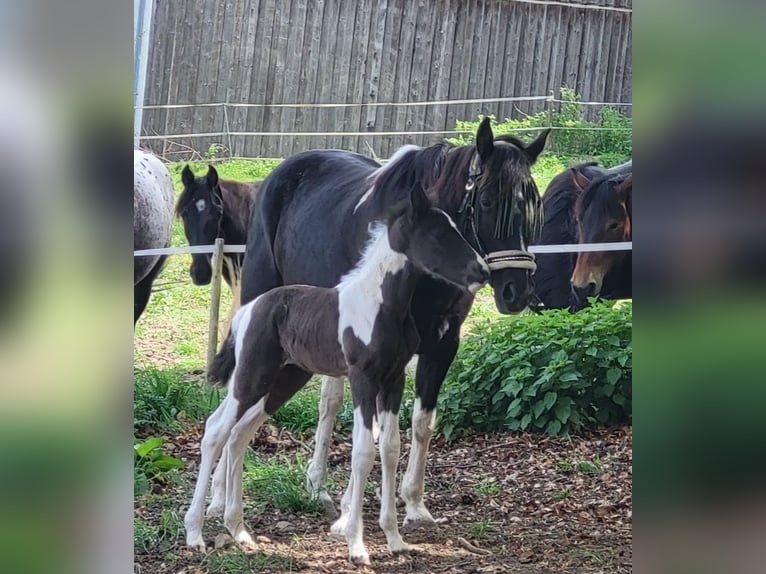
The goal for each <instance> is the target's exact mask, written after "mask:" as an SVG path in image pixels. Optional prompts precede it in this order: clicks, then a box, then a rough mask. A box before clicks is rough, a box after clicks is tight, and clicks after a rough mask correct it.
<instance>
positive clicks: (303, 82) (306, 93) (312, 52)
mask: <svg viewBox="0 0 766 574" xmlns="http://www.w3.org/2000/svg"><path fill="white" fill-rule="evenodd" d="M324 9H325V0H308V4H307V6H306V33H305V40H304V44H303V57H302V58H301V78H300V82H299V84H298V98H299V101H300V102H302V103H307V104H311V103H315V102H316V101H317V100H316V93H317V92H316V82H317V71H318V69H319V67H320V59H319V58H320V47H321V39H322V20H323V18H324ZM316 115H317V110H316V109H314V108H299V109H298V110H297V112H296V114H295V130H296V131H298V132H305V131H310V130H311V128H312V127H316V125H317V119H316ZM295 146H296V151H306V150H310V149H315V148H316V141H315V139H314V138H309V137H305V136H301V137H299V138H295Z"/></svg>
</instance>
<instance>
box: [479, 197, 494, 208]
mask: <svg viewBox="0 0 766 574" xmlns="http://www.w3.org/2000/svg"><path fill="white" fill-rule="evenodd" d="M479 203H480V204H481V206H482V207H483V208H485V209H489V208H490V207H492V198H491V197H489V196H488V195H486V194H485V195H482V196H481V199H479Z"/></svg>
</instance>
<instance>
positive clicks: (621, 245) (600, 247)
mask: <svg viewBox="0 0 766 574" xmlns="http://www.w3.org/2000/svg"><path fill="white" fill-rule="evenodd" d="M632 250H633V242H632V241H619V242H614V243H573V244H567V245H530V246H529V249H528V251H529V252H530V253H586V252H587V253H590V252H596V251H632ZM214 251H215V245H194V246H186V247H164V248H158V249H139V250H138V251H134V252H133V256H134V257H148V256H150V255H182V254H184V253H192V254H202V253H213V252H214ZM223 252H224V253H244V252H245V245H224V247H223Z"/></svg>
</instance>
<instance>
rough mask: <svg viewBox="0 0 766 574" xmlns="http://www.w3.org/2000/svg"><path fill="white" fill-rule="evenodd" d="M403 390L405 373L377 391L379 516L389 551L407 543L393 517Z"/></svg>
mask: <svg viewBox="0 0 766 574" xmlns="http://www.w3.org/2000/svg"><path fill="white" fill-rule="evenodd" d="M403 390H404V373H402V376H401V377H400V378H399V380H397V381H396V382H395V383H394V385H393V386H392V387H391V388H388V389H385V390H384V391H382V392H381V393H380V395H378V422H379V424H380V441H379V446H380V461H381V475H382V477H381V478H382V485H381V489H380V519H379V521H378V524H380V527H381V528H382V529H383V532H384V533H385V535H386V540H387V541H388V547H389V548H390V549H391V552H392V553H394V554H396V553H398V552H405V551H407V550H410V545H409V544H407V543H406V542H405V541H404V540H402V537H401V535H400V534H399V525H398V521H397V520H396V467H397V465H398V464H399V452H400V448H401V440H400V438H399V406H400V404H401V402H402V392H403Z"/></svg>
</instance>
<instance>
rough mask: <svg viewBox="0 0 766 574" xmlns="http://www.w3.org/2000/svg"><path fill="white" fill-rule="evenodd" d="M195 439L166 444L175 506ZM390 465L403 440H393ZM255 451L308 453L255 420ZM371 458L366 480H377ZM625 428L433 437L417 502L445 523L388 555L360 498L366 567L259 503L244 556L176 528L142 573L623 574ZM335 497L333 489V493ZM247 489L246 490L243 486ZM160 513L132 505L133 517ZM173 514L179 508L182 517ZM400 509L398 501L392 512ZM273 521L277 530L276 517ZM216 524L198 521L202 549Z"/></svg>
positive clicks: (334, 466)
mask: <svg viewBox="0 0 766 574" xmlns="http://www.w3.org/2000/svg"><path fill="white" fill-rule="evenodd" d="M199 438H200V437H199V436H198V434H197V433H196V432H195V433H194V434H193V435H187V436H183V437H178V438H177V439H176V440H175V441H173V444H172V445H168V449H169V450H170V452H171V453H172V454H174V455H175V456H178V457H180V458H182V459H184V460H185V461H186V463H187V464H186V468H185V470H184V475H185V478H188V480H184V482H183V484H182V485H180V486H179V485H176V486H174V487H170V486H168V487H166V488H167V489H170V490H171V491H172V492H171V494H172V496H173V500H174V501H175V500H177V501H178V508H176V509H174V510H178V511H179V514H181V513H182V512H183V511H185V509H186V508H187V506H188V502H189V500H190V498H191V487H192V484H193V482H192V481H193V480H194V478H195V476H196V475H195V473H196V470H197V464H198V461H199ZM402 438H403V440H402V444H403V448H402V459H401V461H402V462H400V466H399V469H400V472H401V470H402V469H403V468H404V467H405V465H406V456H407V454H408V451H407V448H408V446H407V445H408V441H407V440H405V437H404V436H403V437H402ZM253 448H254V449H256V450H257V451H258V453H259V454H260V455H261V457H262V458H263V457H268V456H280V455H282V456H284V455H288V456H290V455H293V456H294V455H295V454H297V453H301V454H302V456H304V458H307V457H308V450H307V448H306V445H305V444H304V443H303V442H301V441H300V440H299V439H297V438H295V437H293V436H292V435H290V433H288V432H287V431H277V429H275V428H274V427H268V426H266V427H264V428H263V429H262V431H261V432H260V433H259V435H258V436H257V437H256V439H255V440H254V442H253ZM350 452H351V445H350V442H339V443H337V442H336V443H335V444H334V445H333V447H332V450H331V455H330V472H331V474H333V475H335V476H340V477H341V478H345V477H346V476H347V472H348V468H349V466H350ZM379 472H380V468H379V466H378V465H377V464H376V466H375V468H374V469H373V474H372V477H371V479H372V481H373V482H374V483H375V485H377V484H379V481H378V478H379ZM631 483H632V430H631V428H630V427H623V428H617V429H611V430H608V431H601V432H597V433H590V434H588V435H587V436H584V437H573V438H571V439H556V438H551V437H547V436H542V435H534V434H513V435H490V436H486V435H474V436H471V437H465V438H463V439H461V440H459V441H457V442H456V443H453V444H452V445H446V444H444V443H443V442H441V441H436V442H435V444H434V445H433V448H432V449H431V452H430V454H429V463H428V467H427V475H426V504H427V506H428V508H429V509H430V510H431V512H432V514H433V515H434V516H435V517H437V519H441V520H443V521H444V523H443V524H441V525H440V527H439V528H438V530H436V531H430V532H427V531H422V530H421V531H413V532H408V533H406V534H405V535H404V537H405V540H407V542H409V543H411V544H414V545H416V546H417V550H416V551H415V552H413V553H412V554H409V555H399V556H392V555H391V554H390V553H389V552H388V551H387V549H386V544H385V537H384V536H383V534H382V532H381V531H380V528H379V527H378V525H377V511H378V507H377V501H376V500H375V497H374V496H367V497H366V501H365V541H366V543H367V547H368V550H369V551H370V555H371V558H372V562H373V566H372V567H364V568H355V567H354V566H352V565H351V564H350V563H349V562H348V559H347V548H346V545H345V543H344V542H340V541H336V540H334V539H332V538H330V537H329V535H328V532H329V525H330V521H329V520H328V519H326V518H324V517H322V516H315V515H298V514H291V513H282V512H279V511H276V510H273V511H272V510H269V511H267V512H265V513H262V514H260V515H252V513H250V514H248V512H247V505H246V514H245V520H246V522H247V524H248V525H249V527H250V529H251V532H252V533H253V535H254V536H257V537H258V538H257V541H258V548H257V550H256V551H255V552H254V553H251V554H252V555H251V556H243V553H242V552H241V551H240V550H238V549H233V548H223V549H220V550H213V551H209V552H210V553H209V554H208V555H207V556H202V555H200V554H198V553H195V552H192V551H190V550H188V549H186V548H185V547H184V544H183V531H181V532H179V533H178V535H177V539H176V540H175V541H174V542H173V544H172V547H171V548H170V549H169V550H168V549H167V548H164V549H163V551H162V552H160V551H156V552H155V551H152V550H149V551H143V550H139V549H137V551H136V557H135V559H136V572H141V574H165V573H168V574H169V573H172V574H207V573H213V572H220V573H228V572H251V571H264V572H317V573H325V574H326V573H336V572H337V573H342V572H377V573H381V574H383V573H392V574H393V573H396V574H400V573H405V572H407V573H409V572H433V573H456V574H457V573H461V574H471V573H500V572H509V573H512V574H517V573H518V574H521V573H525V574H526V573H529V574H543V573H570V572H571V573H575V572H576V573H599V572H603V573H610V574H611V573H627V572H631V571H632V549H631V528H632V511H631V500H632V494H631V493H632V491H631ZM333 494H334V495H335V498H336V500H339V498H340V492H334V493H333ZM246 497H247V493H246ZM158 512H159V510H158V509H156V508H154V509H151V508H145V507H141V506H140V505H139V506H137V507H136V513H137V515H140V516H141V517H142V519H143V520H145V521H147V522H150V523H151V522H152V521H155V520H157V521H158V520H159V516H158V515H157V513H158ZM181 515H182V514H181ZM402 517H403V509H402V508H400V509H399V518H400V520H401V519H402ZM280 522H281V524H280V527H281V528H277V524H279V523H280ZM223 532H224V528H223V526H222V524H221V522H220V520H217V519H208V520H207V521H206V523H205V530H204V534H205V537H206V542H209V547H212V546H213V539H214V538H215V537H216V536H217V535H219V534H221V533H223Z"/></svg>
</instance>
